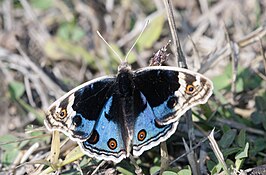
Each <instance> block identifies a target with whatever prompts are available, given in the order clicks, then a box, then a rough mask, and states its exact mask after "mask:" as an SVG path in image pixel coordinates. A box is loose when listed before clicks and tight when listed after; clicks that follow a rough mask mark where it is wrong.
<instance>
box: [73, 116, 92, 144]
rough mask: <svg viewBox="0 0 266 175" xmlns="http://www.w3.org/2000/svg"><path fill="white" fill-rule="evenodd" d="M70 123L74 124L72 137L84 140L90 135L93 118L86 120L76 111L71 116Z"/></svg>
mask: <svg viewBox="0 0 266 175" xmlns="http://www.w3.org/2000/svg"><path fill="white" fill-rule="evenodd" d="M72 125H75V130H73V133H74V136H73V137H75V138H79V139H82V140H84V139H87V138H88V137H89V136H90V135H91V133H92V130H93V128H94V125H95V120H87V119H85V118H84V117H83V116H82V115H81V114H79V113H77V114H76V115H75V116H74V117H73V118H72Z"/></svg>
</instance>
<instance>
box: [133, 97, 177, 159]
mask: <svg viewBox="0 0 266 175" xmlns="http://www.w3.org/2000/svg"><path fill="white" fill-rule="evenodd" d="M138 95H139V96H140V98H135V100H140V101H138V103H139V104H143V106H144V107H145V108H144V109H143V110H142V111H141V112H140V113H139V114H138V116H137V117H136V121H135V126H134V135H133V139H132V146H133V155H135V156H139V155H141V154H142V153H143V151H145V150H149V149H151V148H152V147H154V146H156V145H158V144H159V143H160V142H162V141H165V140H166V139H167V138H169V137H170V136H171V135H172V134H173V133H174V132H175V130H176V127H177V124H178V122H174V123H171V124H167V125H159V124H158V123H157V122H156V116H155V115H154V112H153V110H152V108H151V106H150V104H149V103H148V102H147V100H146V98H145V96H144V95H143V94H142V93H141V92H139V94H135V96H138Z"/></svg>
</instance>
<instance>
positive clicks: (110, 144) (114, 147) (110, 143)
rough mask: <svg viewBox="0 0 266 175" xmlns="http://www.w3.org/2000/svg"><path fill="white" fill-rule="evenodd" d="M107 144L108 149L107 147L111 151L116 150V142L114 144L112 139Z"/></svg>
mask: <svg viewBox="0 0 266 175" xmlns="http://www.w3.org/2000/svg"><path fill="white" fill-rule="evenodd" d="M107 144H108V147H109V148H110V149H111V150H114V149H116V147H117V142H116V140H115V139H113V138H111V139H109V140H108V142H107Z"/></svg>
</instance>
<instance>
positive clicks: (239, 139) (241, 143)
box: [236, 129, 246, 147]
mask: <svg viewBox="0 0 266 175" xmlns="http://www.w3.org/2000/svg"><path fill="white" fill-rule="evenodd" d="M236 142H237V144H238V146H240V147H244V146H245V144H246V130H244V129H241V130H240V132H239V134H238V136H237V137H236Z"/></svg>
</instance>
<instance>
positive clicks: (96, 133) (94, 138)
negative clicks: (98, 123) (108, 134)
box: [87, 130, 99, 144]
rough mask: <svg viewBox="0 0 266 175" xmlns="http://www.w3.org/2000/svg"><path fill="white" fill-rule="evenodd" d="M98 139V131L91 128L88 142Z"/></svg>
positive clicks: (94, 141) (94, 142)
mask: <svg viewBox="0 0 266 175" xmlns="http://www.w3.org/2000/svg"><path fill="white" fill-rule="evenodd" d="M98 141H99V133H98V132H97V131H96V130H93V132H92V134H91V136H90V138H89V139H88V140H87V142H88V143H90V144H96V143H97V142H98Z"/></svg>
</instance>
